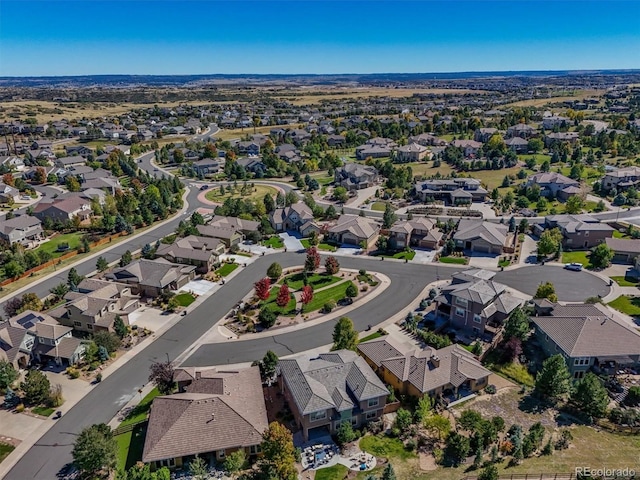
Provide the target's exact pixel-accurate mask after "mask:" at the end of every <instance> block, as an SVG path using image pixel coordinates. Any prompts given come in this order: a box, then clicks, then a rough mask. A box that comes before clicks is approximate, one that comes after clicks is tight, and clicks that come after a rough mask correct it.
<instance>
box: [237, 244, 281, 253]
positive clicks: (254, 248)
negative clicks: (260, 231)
mask: <svg viewBox="0 0 640 480" xmlns="http://www.w3.org/2000/svg"><path fill="white" fill-rule="evenodd" d="M239 246H240V250H246V251H247V252H251V253H253V254H255V255H262V254H263V253H269V252H273V249H272V248H269V247H265V246H264V245H258V244H257V243H248V242H242V243H241V244H240V245H239Z"/></svg>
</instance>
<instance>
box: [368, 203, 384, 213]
mask: <svg viewBox="0 0 640 480" xmlns="http://www.w3.org/2000/svg"><path fill="white" fill-rule="evenodd" d="M386 205H387V204H386V203H384V202H374V203H372V204H371V210H375V211H376V212H384V209H385V208H386Z"/></svg>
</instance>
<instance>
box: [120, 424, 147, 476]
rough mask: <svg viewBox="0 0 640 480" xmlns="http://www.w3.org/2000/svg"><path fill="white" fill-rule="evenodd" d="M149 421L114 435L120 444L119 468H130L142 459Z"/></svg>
mask: <svg viewBox="0 0 640 480" xmlns="http://www.w3.org/2000/svg"><path fill="white" fill-rule="evenodd" d="M146 429H147V423H146V422H145V423H141V424H140V425H136V426H135V427H133V430H131V431H130V432H127V433H123V434H122V435H116V436H115V437H113V438H114V439H115V441H116V444H117V445H118V465H117V466H118V468H119V469H129V468H131V467H132V466H133V465H135V464H136V463H137V462H140V461H142V451H143V450H144V439H145V435H146Z"/></svg>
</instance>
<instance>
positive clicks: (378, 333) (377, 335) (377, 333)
mask: <svg viewBox="0 0 640 480" xmlns="http://www.w3.org/2000/svg"><path fill="white" fill-rule="evenodd" d="M383 335H385V334H384V333H382V332H381V331H380V330H377V331H375V332H373V333H372V334H371V335H367V336H366V337H363V338H359V339H358V343H363V342H368V341H369V340H374V339H376V338H380V337H382V336H383Z"/></svg>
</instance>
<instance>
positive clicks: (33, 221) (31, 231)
mask: <svg viewBox="0 0 640 480" xmlns="http://www.w3.org/2000/svg"><path fill="white" fill-rule="evenodd" d="M43 238H44V231H43V230H42V222H41V221H40V219H38V218H36V217H32V216H31V215H19V216H16V217H13V218H10V219H8V220H7V219H6V218H3V219H2V221H1V222H0V239H2V240H3V241H4V242H6V243H7V244H9V245H12V244H14V243H19V244H21V245H24V246H26V247H28V246H31V245H32V244H34V243H35V242H38V241H39V240H42V239H43Z"/></svg>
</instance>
